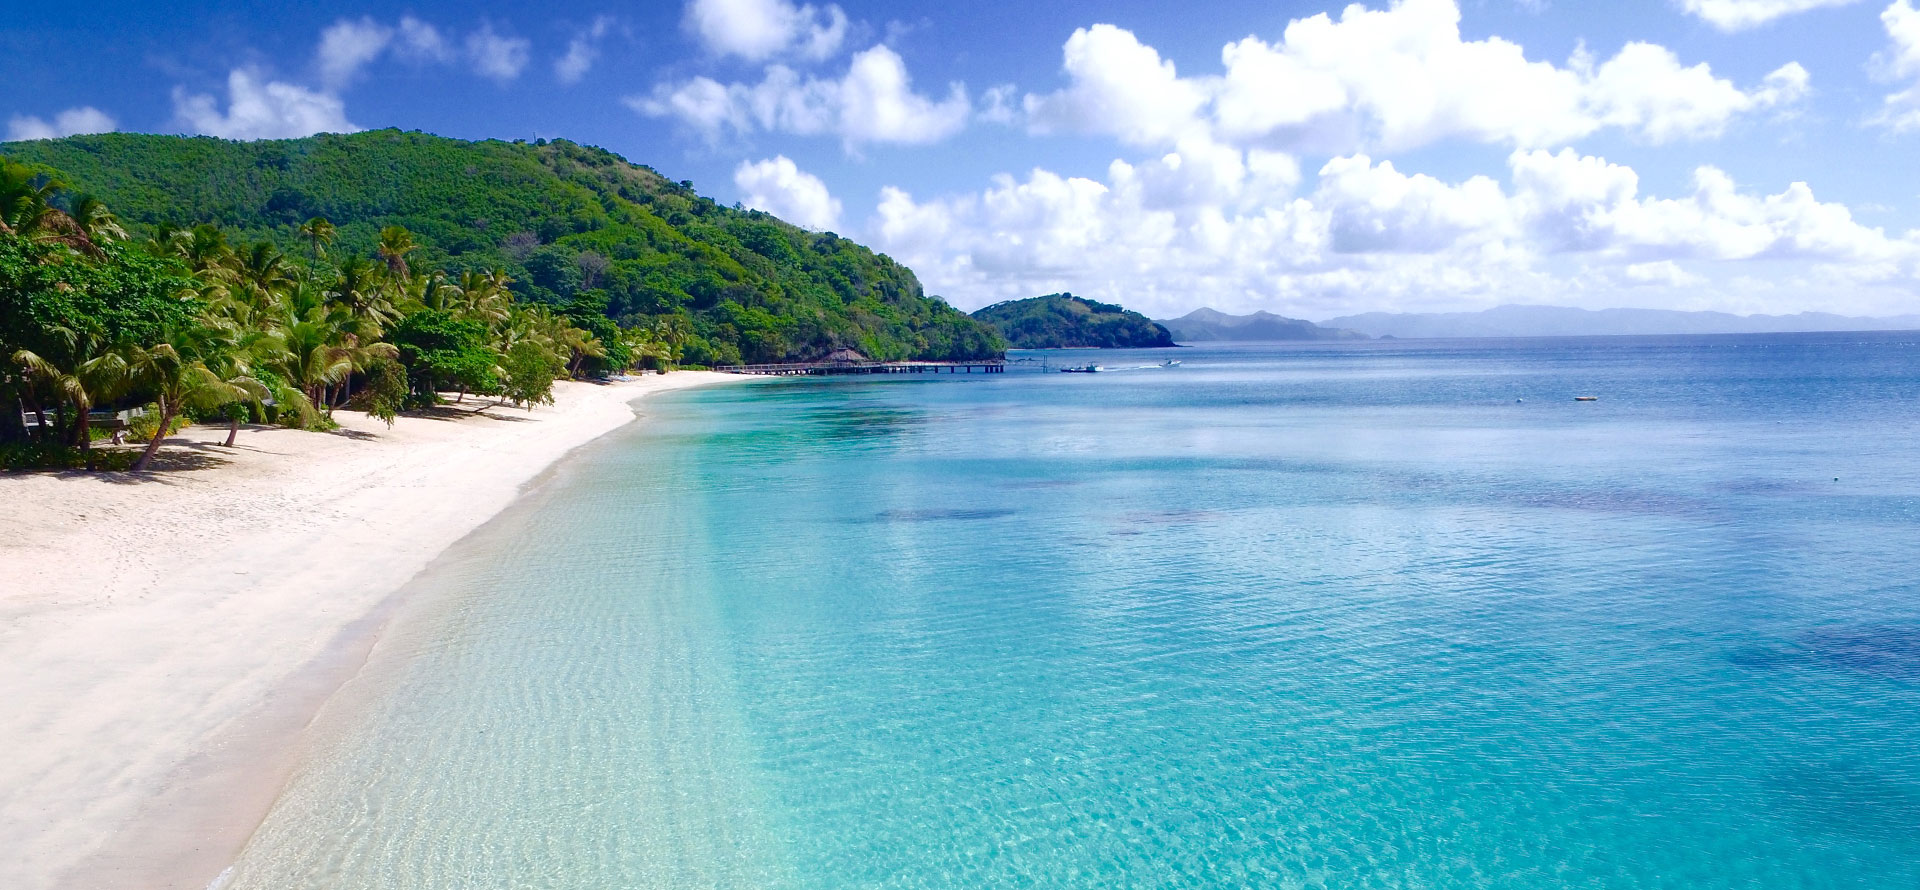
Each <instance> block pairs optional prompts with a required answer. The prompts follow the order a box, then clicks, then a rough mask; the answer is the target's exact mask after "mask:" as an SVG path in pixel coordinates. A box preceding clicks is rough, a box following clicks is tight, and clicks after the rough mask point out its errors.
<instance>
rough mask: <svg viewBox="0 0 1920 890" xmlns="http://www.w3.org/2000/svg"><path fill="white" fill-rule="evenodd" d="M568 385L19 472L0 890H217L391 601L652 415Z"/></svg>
mask: <svg viewBox="0 0 1920 890" xmlns="http://www.w3.org/2000/svg"><path fill="white" fill-rule="evenodd" d="M740 379H741V378H737V377H730V376H728V375H722V374H713V373H704V372H684V371H683V372H676V373H674V374H670V375H666V376H652V377H643V378H640V379H638V380H634V381H629V382H622V383H614V384H608V385H593V384H586V383H559V384H556V385H555V388H554V395H555V399H556V404H555V405H553V406H551V407H545V408H539V409H535V410H534V411H531V412H522V411H519V410H516V409H509V408H496V409H492V410H491V411H488V412H487V413H485V414H479V415H474V414H466V413H455V412H443V415H444V416H442V417H435V418H421V417H403V418H401V419H400V420H399V421H398V423H396V424H395V426H394V427H393V428H392V429H391V430H389V429H388V428H387V427H386V426H385V425H384V424H381V423H379V422H378V421H373V420H370V419H369V418H366V417H364V416H362V415H357V414H351V413H345V412H343V413H342V414H341V415H340V419H341V430H340V431H339V432H337V433H334V434H316V433H307V432H300V431H294V430H281V429H261V430H248V431H245V432H243V433H242V434H241V436H240V440H239V444H238V447H237V448H234V449H222V448H218V447H212V446H211V445H209V444H208V443H214V442H219V441H221V440H222V439H224V437H225V430H224V429H212V428H199V427H196V428H191V429H188V430H186V431H183V432H182V434H181V435H180V436H179V437H177V438H176V440H174V441H176V442H178V443H179V444H181V445H184V446H186V447H185V448H175V449H172V450H173V451H174V452H175V454H176V455H177V458H176V460H175V462H174V463H175V467H176V469H174V470H172V471H170V472H164V473H161V474H159V475H157V476H155V477H150V478H135V477H130V476H126V475H122V474H101V475H85V474H60V475H53V474H47V475H28V476H7V477H0V579H5V581H4V584H3V585H0V664H5V665H7V670H6V671H4V672H0V700H4V701H6V702H7V703H8V707H7V708H6V709H0V750H5V751H6V752H8V756H7V757H6V758H4V759H0V849H7V850H10V851H13V854H14V855H12V856H9V857H8V859H9V861H8V862H6V863H4V864H0V884H4V885H5V886H8V887H15V888H21V890H41V888H53V887H64V886H87V887H97V888H113V887H123V886H124V887H144V888H160V887H187V888H191V890H200V888H203V887H206V886H207V885H208V882H210V881H212V880H213V879H214V878H215V876H216V875H218V873H219V871H220V869H222V868H224V866H225V864H226V863H227V862H228V861H230V860H231V857H232V855H233V854H234V853H235V852H236V851H237V850H238V849H239V848H240V847H241V845H243V844H244V843H245V842H246V840H247V836H248V835H249V834H250V833H251V831H252V828H253V826H254V825H255V824H257V822H258V820H259V818H260V816H261V815H262V814H264V813H265V811H266V809H267V807H268V806H270V805H271V804H272V802H273V799H274V797H275V796H276V794H277V793H278V789H279V787H280V785H281V783H282V782H283V781H284V779H285V776H286V775H287V773H288V772H289V771H290V769H291V766H292V763H293V760H294V754H295V752H296V751H297V740H298V737H299V734H300V732H301V730H302V728H303V727H304V726H305V725H306V723H307V721H308V720H309V719H310V718H311V717H312V715H313V714H314V712H315V711H316V710H317V709H318V708H319V706H320V705H321V704H322V703H324V701H325V700H326V698H327V695H328V694H329V693H330V692H331V691H332V690H333V689H335V688H337V687H338V685H339V684H340V682H342V681H344V680H345V679H346V678H347V677H349V676H351V674H352V672H353V670H354V669H355V667H356V666H357V665H358V664H359V663H360V662H361V661H362V660H364V658H365V656H366V653H367V651H368V650H369V648H370V647H371V646H372V644H373V641H374V639H375V638H376V637H377V635H378V630H379V628H380V627H381V626H382V624H383V623H384V622H385V620H386V617H387V615H388V614H389V612H390V611H391V610H392V608H393V607H394V606H395V605H396V604H395V602H394V600H395V599H396V598H395V597H394V596H393V594H394V592H395V591H397V590H398V589H399V588H401V587H402V586H403V585H404V584H405V583H406V581H407V580H408V579H409V578H411V577H413V576H414V575H415V574H416V573H418V572H419V571H420V570H421V569H423V568H425V567H426V565H427V564H428V563H429V562H431V561H432V560H433V558H434V557H435V556H436V555H438V554H439V553H440V552H441V551H442V550H444V549H445V548H446V547H447V546H449V545H451V544H452V543H453V542H455V541H457V540H459V539H460V538H461V537H464V536H465V535H466V534H467V533H468V532H471V531H472V530H473V529H475V528H477V527H479V526H480V525H481V524H482V523H484V522H486V521H487V520H488V519H489V518H491V517H492V516H494V515H495V514H497V513H498V512H499V511H500V510H502V509H504V508H505V507H506V506H507V505H508V504H510V503H512V502H513V501H514V499H515V498H516V497H517V496H518V494H519V493H520V491H521V489H522V487H523V486H524V485H526V484H527V483H528V482H530V481H532V480H534V479H535V478H536V477H538V476H539V475H540V474H541V473H542V472H543V471H545V470H546V469H547V468H548V467H549V466H550V465H552V464H553V463H554V462H555V461H557V460H558V459H559V458H560V457H562V456H563V455H565V454H566V453H567V452H569V451H571V450H573V449H574V448H575V447H578V446H579V445H582V444H584V443H586V442H588V441H591V440H593V439H595V438H598V437H599V436H601V435H604V434H605V433H607V432H610V431H612V430H614V429H617V428H619V427H621V426H623V425H625V424H626V423H628V422H630V421H632V420H633V419H634V418H635V412H634V409H633V406H632V405H631V404H630V403H631V402H633V401H634V400H636V399H639V398H641V397H643V396H646V395H649V394H652V393H656V392H663V391H668V390H674V389H684V388H688V387H692V386H701V385H707V384H713V383H719V382H725V381H738V380H740Z"/></svg>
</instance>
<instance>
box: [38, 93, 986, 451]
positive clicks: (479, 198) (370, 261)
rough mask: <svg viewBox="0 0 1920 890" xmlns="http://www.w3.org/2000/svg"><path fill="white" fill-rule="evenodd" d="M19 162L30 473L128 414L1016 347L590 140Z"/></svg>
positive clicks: (531, 389)
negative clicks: (855, 354) (98, 420)
mask: <svg viewBox="0 0 1920 890" xmlns="http://www.w3.org/2000/svg"><path fill="white" fill-rule="evenodd" d="M0 155H3V157H0V464H5V465H40V466H87V467H93V466H96V465H99V464H101V463H102V462H103V461H105V462H108V463H113V462H115V461H119V462H122V463H124V462H127V457H126V455H124V454H122V453H119V452H112V453H106V454H103V453H101V452H99V451H96V450H95V449H94V448H93V447H92V442H93V439H94V438H95V437H96V436H98V435H100V431H99V430H97V429H93V428H92V427H93V426H94V425H93V424H90V423H89V420H88V414H89V412H90V411H97V410H104V409H121V408H129V407H138V406H145V407H146V408H147V409H148V412H149V413H147V414H146V415H144V419H143V420H142V421H141V424H142V425H143V426H145V427H148V428H153V429H158V430H171V429H173V428H174V427H175V425H177V424H178V423H179V422H181V419H182V418H188V419H193V420H199V421H224V422H225V423H227V424H228V427H229V435H228V440H227V441H228V444H232V443H233V438H234V435H235V434H236V433H237V431H238V429H239V425H240V424H241V423H242V422H243V421H253V422H273V423H279V424H284V425H290V426H297V427H306V428H325V427H328V426H330V425H332V413H333V411H334V410H336V409H338V408H341V407H343V406H352V407H354V408H358V409H362V410H365V411H367V412H369V413H371V414H373V415H374V416H376V417H380V418H382V419H385V420H386V421H388V422H389V423H391V422H392V420H393V418H394V417H395V416H396V415H397V414H398V412H400V411H402V410H407V409H409V408H411V407H419V406H424V405H428V404H431V403H433V402H435V401H436V400H438V399H440V398H442V394H447V396H448V397H451V398H453V399H454V400H456V401H463V400H465V399H466V398H467V397H468V396H469V395H479V396H486V397H491V398H494V399H497V400H499V401H501V402H509V403H513V404H518V405H532V404H540V403H546V402H550V401H551V400H552V387H553V382H554V380H556V379H561V378H566V377H570V376H596V375H604V374H607V373H614V372H620V371H623V370H627V369H630V368H654V369H666V368H670V367H674V366H681V365H691V366H704V365H722V364H734V363H741V362H758V361H779V360H806V359H812V358H818V357H822V356H825V355H827V354H830V353H832V352H834V351H835V350H839V349H855V350H858V351H859V352H861V353H863V354H865V355H867V356H871V357H874V358H881V359H908V358H919V359H942V358H952V359H961V358H982V357H989V356H995V355H998V354H1000V352H1001V351H1002V350H1003V348H1004V345H1003V344H1002V343H1001V341H1000V339H999V338H998V337H997V336H996V335H995V334H994V333H993V331H992V330H991V329H990V328H988V327H987V326H985V325H983V324H980V323H978V322H976V321H974V320H972V319H970V318H968V317H967V316H966V315H965V314H964V313H961V312H959V311H958V310H955V309H953V308H952V307H950V306H948V305H947V304H946V303H945V302H942V301H941V300H939V299H938V298H929V297H927V296H925V295H924V294H923V293H922V291H921V288H920V284H919V282H918V281H917V280H916V279H915V278H914V275H913V273H912V272H911V271H910V270H908V269H906V268H905V267H903V266H901V265H899V264H897V263H895V262H894V261H893V260H892V259H890V258H888V257H886V256H883V255H877V254H874V253H873V252H871V251H869V250H867V249H866V248H863V247H860V246H859V245H857V244H854V243H853V242H851V241H847V240H846V239H843V238H840V237H839V236H837V235H833V234H831V233H814V232H809V231H806V230H804V229H800V228H798V227H795V226H791V225H788V224H787V223H784V222H782V221H780V220H778V219H776V218H774V217H772V216H769V215H767V214H764V213H759V212H755V211H747V210H742V209H740V208H738V207H734V208H728V207H722V206H720V205H718V204H716V203H714V202H713V201H712V200H709V199H707V198H702V197H700V196H699V195H697V194H696V193H694V191H693V188H692V184H691V183H685V182H682V183H674V182H669V181H668V180H666V179H665V178H664V177H661V176H660V175H659V174H657V173H655V172H653V171H652V170H650V169H647V168H645V167H639V166H635V165H632V164H629V163H627V162H626V161H624V160H622V159H620V158H618V157H616V156H615V155H613V154H611V153H608V152H605V151H601V150H599V149H593V148H587V147H583V146H580V145H576V144H573V143H570V142H564V141H554V142H547V141H545V140H541V141H539V142H535V143H531V144H529V143H523V142H514V143H507V142H497V141H488V142H463V141H459V140H452V139H443V138H439V137H435V136H428V135H424V134H419V133H402V132H398V131H391V130H388V131H377V132H371V133H358V134H352V135H323V136H315V137H312V138H308V139H296V140H285V141H263V142H228V141H223V140H218V139H209V138H201V137H195V138H189V137H177V136H149V135H137V134H103V135H95V136H80V137H72V138H68V139H56V140H41V141H34V142H21V143H11V144H7V145H5V146H0ZM76 185H83V186H84V190H83V189H81V188H77V187H76ZM109 207H111V208H112V209H111V210H110V209H109ZM23 415H24V417H23ZM29 421H31V422H29ZM161 438H164V434H161V435H154V436H151V437H150V439H149V443H150V444H149V445H148V447H147V448H146V449H145V450H144V451H143V452H141V453H140V454H139V455H138V456H137V458H135V459H133V462H134V463H136V464H137V466H138V467H139V468H145V467H147V466H148V465H149V464H150V463H151V462H152V460H153V457H154V453H155V451H156V449H157V448H158V442H159V440H160V439H161Z"/></svg>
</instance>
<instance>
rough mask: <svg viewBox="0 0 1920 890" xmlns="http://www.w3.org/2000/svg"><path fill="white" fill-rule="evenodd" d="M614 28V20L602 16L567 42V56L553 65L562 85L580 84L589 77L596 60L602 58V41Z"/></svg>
mask: <svg viewBox="0 0 1920 890" xmlns="http://www.w3.org/2000/svg"><path fill="white" fill-rule="evenodd" d="M612 28H613V19H612V18H611V17H609V16H604V15H603V16H600V17H599V18H596V19H594V20H593V24H591V25H589V26H587V27H586V29H584V30H582V31H581V32H580V33H578V34H575V35H573V39H572V40H570V41H567V54H566V55H564V56H561V57H560V58H559V59H558V60H556V61H555V62H554V63H553V75H554V76H555V77H557V78H559V79H560V82H561V83H579V82H580V78H582V77H585V76H587V70H588V69H590V68H592V67H593V62H594V60H595V59H597V58H599V57H600V46H599V44H600V40H601V39H602V38H604V37H606V36H607V32H608V31H609V30H611V29H612Z"/></svg>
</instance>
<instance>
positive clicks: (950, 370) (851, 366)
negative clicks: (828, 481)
mask: <svg viewBox="0 0 1920 890" xmlns="http://www.w3.org/2000/svg"><path fill="white" fill-rule="evenodd" d="M714 370H715V371H719V372H720V373H722V374H753V375H757V376H761V377H824V376H827V375H832V374H973V373H976V372H978V373H981V374H1004V373H1006V372H1007V363H1006V362H1005V361H1004V360H1001V359H990V360H987V361H977V362H845V361H840V362H801V363H798V364H788V365H730V366H727V367H720V368H714Z"/></svg>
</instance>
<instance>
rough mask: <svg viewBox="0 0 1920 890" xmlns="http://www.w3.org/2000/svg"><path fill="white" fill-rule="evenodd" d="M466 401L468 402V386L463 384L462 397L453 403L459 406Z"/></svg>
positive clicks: (461, 385) (461, 387)
mask: <svg viewBox="0 0 1920 890" xmlns="http://www.w3.org/2000/svg"><path fill="white" fill-rule="evenodd" d="M466 400H467V385H466V384H464V383H462V384H460V397H459V398H457V399H454V400H453V403H454V404H456V405H458V404H460V403H461V402H464V401H466Z"/></svg>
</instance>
